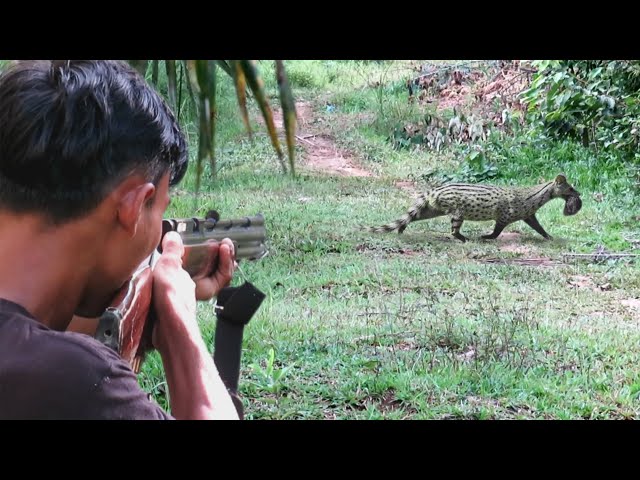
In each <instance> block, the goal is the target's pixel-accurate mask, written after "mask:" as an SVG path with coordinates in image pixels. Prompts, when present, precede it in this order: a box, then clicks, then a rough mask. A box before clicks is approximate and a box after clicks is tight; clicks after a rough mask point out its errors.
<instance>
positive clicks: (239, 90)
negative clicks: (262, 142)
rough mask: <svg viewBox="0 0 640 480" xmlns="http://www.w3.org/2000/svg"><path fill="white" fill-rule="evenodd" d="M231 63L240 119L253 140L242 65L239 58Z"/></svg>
mask: <svg viewBox="0 0 640 480" xmlns="http://www.w3.org/2000/svg"><path fill="white" fill-rule="evenodd" d="M231 64H232V65H233V72H234V74H233V76H232V77H233V79H234V83H235V86H236V96H237V97H238V105H239V106H240V112H241V113H242V121H243V122H244V126H245V128H246V129H247V133H248V134H249V139H250V140H253V136H252V133H251V124H250V123H249V112H248V111H247V81H246V77H245V75H244V71H243V70H242V65H241V64H240V61H239V60H232V61H231Z"/></svg>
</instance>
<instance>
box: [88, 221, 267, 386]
mask: <svg viewBox="0 0 640 480" xmlns="http://www.w3.org/2000/svg"><path fill="white" fill-rule="evenodd" d="M214 213H215V212H213V211H211V212H209V214H208V215H207V216H206V217H205V218H183V219H165V220H163V222H162V238H164V235H165V234H166V233H167V232H169V231H175V232H178V233H179V234H180V236H181V238H182V241H183V243H184V247H185V253H184V256H183V258H182V265H183V268H184V269H185V270H186V271H187V272H188V273H189V275H190V276H191V277H192V278H197V277H198V276H201V275H207V274H208V273H209V272H208V271H207V270H210V269H211V267H210V265H211V262H210V260H211V256H212V255H214V254H215V250H214V249H213V245H215V243H217V242H219V241H221V240H222V239H224V238H229V239H231V241H232V242H233V244H234V246H235V254H236V259H237V260H240V259H246V260H258V259H260V258H262V257H264V256H265V255H266V254H267V249H266V247H265V240H266V228H265V223H264V217H263V216H262V215H261V214H258V215H255V216H253V217H244V218H239V219H230V220H218V219H217V218H216V216H217V214H215V215H214ZM162 238H161V240H160V245H159V246H158V253H161V252H162ZM150 263H151V262H150ZM152 268H153V266H152V265H151V264H149V265H144V266H143V267H142V268H140V269H139V270H138V271H137V272H136V273H135V274H134V275H133V277H132V278H131V280H130V281H129V283H128V284H127V285H126V286H125V287H124V288H123V289H122V290H121V291H120V292H119V293H118V294H117V295H116V297H115V298H114V300H113V301H112V303H111V305H110V306H109V307H108V308H107V309H106V310H105V311H104V313H103V314H102V316H101V317H100V319H99V320H98V326H97V328H96V332H95V335H94V337H95V338H96V339H97V340H98V341H100V342H102V343H104V344H105V345H107V346H109V347H111V348H112V349H114V350H115V351H116V352H118V353H119V354H120V356H121V357H122V358H123V359H124V360H125V361H127V362H128V363H129V364H130V365H131V368H132V369H133V370H134V372H136V373H138V372H139V371H140V367H141V365H142V362H143V361H144V358H145V355H146V353H147V352H148V351H150V350H151V349H152V348H153V347H152V343H151V333H152V331H153V318H154V312H153V309H152V303H151V293H152V287H153V281H152V280H153V275H152Z"/></svg>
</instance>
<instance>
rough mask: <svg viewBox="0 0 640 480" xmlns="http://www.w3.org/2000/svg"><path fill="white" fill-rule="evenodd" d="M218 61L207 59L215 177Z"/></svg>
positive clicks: (211, 144) (212, 163)
mask: <svg viewBox="0 0 640 480" xmlns="http://www.w3.org/2000/svg"><path fill="white" fill-rule="evenodd" d="M216 71H217V68H216V62H215V61H213V60H207V77H208V78H207V82H208V84H209V86H208V87H209V88H208V89H209V97H208V99H209V162H210V163H211V174H212V175H213V178H215V177H216V175H217V169H216V148H215V145H216V142H215V139H216Z"/></svg>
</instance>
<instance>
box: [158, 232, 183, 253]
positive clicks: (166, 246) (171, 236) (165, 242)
mask: <svg viewBox="0 0 640 480" xmlns="http://www.w3.org/2000/svg"><path fill="white" fill-rule="evenodd" d="M162 254H163V255H165V254H169V255H177V256H178V258H182V256H183V255H184V244H183V243H182V237H181V236H180V234H179V233H178V232H173V231H170V232H167V233H166V234H165V236H164V238H163V239H162Z"/></svg>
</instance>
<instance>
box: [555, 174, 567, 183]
mask: <svg viewBox="0 0 640 480" xmlns="http://www.w3.org/2000/svg"><path fill="white" fill-rule="evenodd" d="M556 183H557V184H558V185H562V184H563V183H567V177H565V176H564V175H563V174H560V175H558V176H557V177H556Z"/></svg>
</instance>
